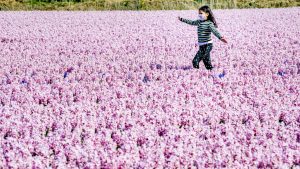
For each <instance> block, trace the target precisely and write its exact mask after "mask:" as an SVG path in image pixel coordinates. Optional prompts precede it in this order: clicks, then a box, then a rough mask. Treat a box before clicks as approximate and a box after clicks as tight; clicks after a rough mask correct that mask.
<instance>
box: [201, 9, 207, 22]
mask: <svg viewBox="0 0 300 169" xmlns="http://www.w3.org/2000/svg"><path fill="white" fill-rule="evenodd" d="M208 15H209V14H208V13H206V12H204V11H202V10H199V18H200V20H203V21H204V20H207V17H208Z"/></svg>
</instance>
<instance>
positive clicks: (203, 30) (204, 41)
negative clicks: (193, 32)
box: [178, 5, 227, 70]
mask: <svg viewBox="0 0 300 169" xmlns="http://www.w3.org/2000/svg"><path fill="white" fill-rule="evenodd" d="M178 19H179V20H180V21H182V22H185V23H187V24H190V25H196V26H198V44H199V51H198V52H197V54H196V56H195V57H194V59H193V62H192V63H193V67H194V68H196V69H199V62H200V61H201V60H202V59H203V62H204V65H205V67H206V69H207V70H212V69H213V66H212V65H211V61H210V51H211V50H212V47H213V43H212V39H211V36H210V34H211V32H212V33H213V34H214V35H215V36H216V37H218V39H220V40H221V41H223V42H224V43H227V41H226V40H225V38H224V37H223V36H222V35H221V34H220V33H219V32H218V30H217V29H216V28H217V27H218V26H217V23H216V20H215V17H214V15H213V13H212V11H211V9H210V8H209V7H208V6H206V5H205V6H202V7H201V8H199V20H195V21H191V20H187V19H183V18H181V17H178Z"/></svg>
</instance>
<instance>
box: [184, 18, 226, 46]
mask: <svg viewBox="0 0 300 169" xmlns="http://www.w3.org/2000/svg"><path fill="white" fill-rule="evenodd" d="M181 21H182V22H184V23H187V24H189V25H194V26H198V29H197V33H198V42H199V43H205V42H208V41H211V33H213V34H214V35H215V36H216V37H217V38H218V39H221V38H222V35H221V34H220V32H219V31H218V30H217V29H216V27H215V26H214V23H213V22H211V21H200V20H195V21H191V20H188V19H183V18H182V20H181Z"/></svg>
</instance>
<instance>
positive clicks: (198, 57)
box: [193, 46, 204, 69]
mask: <svg viewBox="0 0 300 169" xmlns="http://www.w3.org/2000/svg"><path fill="white" fill-rule="evenodd" d="M203 55H204V50H203V49H202V47H201V46H200V47H199V50H198V52H197V54H196V56H195V57H194V59H193V67H194V68H196V69H199V62H200V61H201V60H202V59H203Z"/></svg>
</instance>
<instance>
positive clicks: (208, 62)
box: [203, 43, 213, 70]
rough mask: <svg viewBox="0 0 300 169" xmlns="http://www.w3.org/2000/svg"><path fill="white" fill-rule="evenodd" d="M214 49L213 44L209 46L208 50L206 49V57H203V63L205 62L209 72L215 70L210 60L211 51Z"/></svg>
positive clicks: (207, 46)
mask: <svg viewBox="0 0 300 169" xmlns="http://www.w3.org/2000/svg"><path fill="white" fill-rule="evenodd" d="M212 48H213V44H212V43H209V44H207V45H206V48H205V52H204V56H203V57H204V58H203V62H204V65H205V68H206V69H207V70H212V69H213V66H212V65H211V60H210V51H211V50H212Z"/></svg>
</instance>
